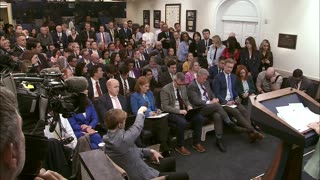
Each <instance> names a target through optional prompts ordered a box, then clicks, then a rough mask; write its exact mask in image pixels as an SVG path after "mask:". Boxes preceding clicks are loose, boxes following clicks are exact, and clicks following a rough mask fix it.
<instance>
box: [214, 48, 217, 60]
mask: <svg viewBox="0 0 320 180" xmlns="http://www.w3.org/2000/svg"><path fill="white" fill-rule="evenodd" d="M217 51H218V48H217V47H216V51H215V52H214V55H213V60H215V59H216V57H217Z"/></svg>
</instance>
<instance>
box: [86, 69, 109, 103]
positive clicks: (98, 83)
mask: <svg viewBox="0 0 320 180" xmlns="http://www.w3.org/2000/svg"><path fill="white" fill-rule="evenodd" d="M104 93H106V79H105V78H103V71H102V68H101V67H100V66H99V65H93V66H92V69H91V71H90V78H88V98H89V99H91V100H94V101H95V100H97V99H98V98H99V97H101V96H102V95H103V94H104Z"/></svg>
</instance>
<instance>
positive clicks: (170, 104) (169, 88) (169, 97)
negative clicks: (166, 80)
mask: <svg viewBox="0 0 320 180" xmlns="http://www.w3.org/2000/svg"><path fill="white" fill-rule="evenodd" d="M180 94H181V98H182V100H183V103H184V105H185V107H188V106H190V105H191V104H190V102H189V100H188V96H187V89H186V87H185V86H182V87H181V88H180ZM160 99H161V109H162V110H163V111H165V112H168V113H175V114H179V112H180V109H179V108H176V107H175V104H176V99H177V98H176V95H175V90H174V88H173V83H170V84H167V85H165V86H164V87H163V88H162V89H161V91H160Z"/></svg>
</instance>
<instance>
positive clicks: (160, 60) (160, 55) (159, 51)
mask: <svg viewBox="0 0 320 180" xmlns="http://www.w3.org/2000/svg"><path fill="white" fill-rule="evenodd" d="M167 53H168V51H166V50H165V49H163V48H162V44H161V42H160V41H157V42H156V48H155V49H154V50H153V51H152V52H151V53H150V56H156V57H157V64H159V65H165V64H164V58H165V57H166V55H167Z"/></svg>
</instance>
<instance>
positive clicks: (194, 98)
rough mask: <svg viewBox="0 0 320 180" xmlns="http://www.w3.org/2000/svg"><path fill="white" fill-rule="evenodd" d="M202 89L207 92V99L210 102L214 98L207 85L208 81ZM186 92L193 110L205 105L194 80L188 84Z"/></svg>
mask: <svg viewBox="0 0 320 180" xmlns="http://www.w3.org/2000/svg"><path fill="white" fill-rule="evenodd" d="M204 87H205V88H206V90H207V93H208V97H209V99H210V100H212V99H213V98H215V96H214V94H213V93H212V91H211V89H210V85H209V82H208V81H207V82H206V83H205V84H204ZM187 92H188V98H189V101H190V103H191V105H192V107H193V108H197V107H201V106H205V105H206V101H204V100H202V95H201V91H200V89H199V87H198V84H197V82H196V79H194V80H193V81H192V82H191V83H190V84H189V86H188V89H187Z"/></svg>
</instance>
